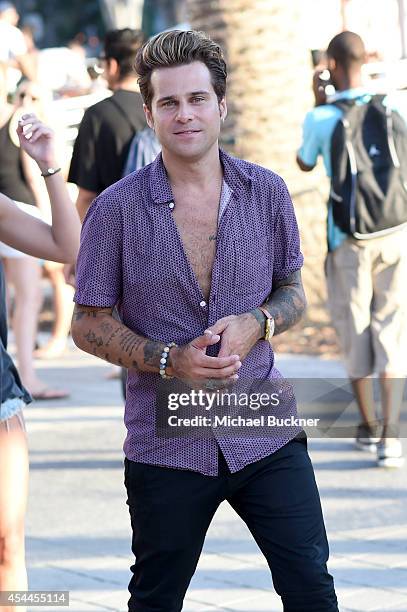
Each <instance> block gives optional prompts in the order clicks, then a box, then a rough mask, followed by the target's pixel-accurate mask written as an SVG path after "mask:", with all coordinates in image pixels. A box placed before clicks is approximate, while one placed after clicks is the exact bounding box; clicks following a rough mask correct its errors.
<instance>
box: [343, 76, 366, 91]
mask: <svg viewBox="0 0 407 612" xmlns="http://www.w3.org/2000/svg"><path fill="white" fill-rule="evenodd" d="M362 85H363V81H362V75H361V73H356V74H347V75H344V77H343V78H342V79H341V81H340V82H339V83H338V87H337V91H346V90H347V89H356V88H358V87H362Z"/></svg>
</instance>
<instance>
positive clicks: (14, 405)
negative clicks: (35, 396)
mask: <svg viewBox="0 0 407 612" xmlns="http://www.w3.org/2000/svg"><path fill="white" fill-rule="evenodd" d="M24 406H25V403H24V401H23V400H22V399H21V397H13V398H10V399H8V400H6V401H5V402H3V403H2V404H1V406H0V423H1V422H2V421H6V420H7V419H11V417H13V416H14V415H15V414H17V413H18V412H20V410H22V409H23V408H24Z"/></svg>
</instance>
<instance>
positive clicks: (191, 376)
mask: <svg viewBox="0 0 407 612" xmlns="http://www.w3.org/2000/svg"><path fill="white" fill-rule="evenodd" d="M260 336H261V332H260V326H259V324H258V322H257V321H256V319H255V317H254V316H253V315H252V314H250V313H245V314H242V315H230V316H228V317H224V318H222V319H219V320H218V321H217V322H216V323H215V324H214V325H212V326H211V327H209V328H208V329H206V330H205V331H204V333H203V335H202V336H199V337H198V338H195V339H194V340H192V341H191V342H189V343H188V344H186V345H185V346H179V347H174V348H172V349H171V351H170V363H171V367H170V368H168V373H169V374H173V375H174V376H176V377H177V378H179V379H181V380H184V381H185V382H188V383H191V382H194V383H201V384H202V382H203V381H206V383H207V382H208V381H211V382H212V383H213V385H214V386H215V387H219V388H221V387H225V386H227V385H229V384H231V383H233V382H235V381H236V380H237V379H238V374H237V372H238V370H239V369H240V367H241V365H242V361H243V360H244V359H245V357H246V356H247V354H248V353H249V352H250V350H251V349H252V347H253V346H254V344H255V343H256V342H257V340H259V338H260ZM219 341H220V349H219V353H218V356H217V357H210V356H209V355H207V354H206V349H207V348H208V346H212V345H214V344H217V343H218V342H219ZM204 384H205V383H204Z"/></svg>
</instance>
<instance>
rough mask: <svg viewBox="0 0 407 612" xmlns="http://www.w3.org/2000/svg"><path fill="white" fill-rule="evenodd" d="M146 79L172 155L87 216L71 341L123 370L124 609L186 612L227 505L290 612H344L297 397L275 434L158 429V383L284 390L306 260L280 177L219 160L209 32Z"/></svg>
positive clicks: (168, 41)
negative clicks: (278, 361)
mask: <svg viewBox="0 0 407 612" xmlns="http://www.w3.org/2000/svg"><path fill="white" fill-rule="evenodd" d="M136 70H137V72H138V74H139V83H140V90H141V93H142V96H143V100H144V104H145V113H146V117H147V121H148V123H149V125H150V127H152V128H153V129H154V130H155V133H156V135H157V137H158V139H159V141H160V143H161V146H162V154H161V155H159V156H158V157H157V159H156V160H155V161H154V162H153V163H152V164H150V165H149V166H147V167H145V168H143V169H142V170H140V171H138V172H135V173H133V174H130V175H129V176H127V177H125V178H124V179H122V180H121V181H119V182H118V183H115V184H114V185H112V186H111V187H109V188H108V189H107V190H106V191H104V192H103V193H102V194H101V195H99V196H98V197H97V198H96V199H95V200H94V202H93V204H92V206H91V207H90V209H89V212H88V214H87V217H86V218H85V222H84V225H83V230H82V240H81V249H80V254H79V258H78V266H77V292H76V297H75V301H76V308H75V314H74V321H73V326H72V335H73V338H74V341H75V343H76V344H77V345H78V346H79V347H80V348H81V349H83V350H84V351H86V352H89V353H93V354H95V355H96V356H98V357H100V358H102V359H105V360H107V361H109V362H112V363H117V364H119V365H122V366H124V367H126V368H128V369H129V377H128V383H127V400H126V409H125V423H126V427H127V437H126V441H125V445H124V450H125V455H126V458H125V484H126V488H127V494H128V502H127V503H128V505H129V509H130V516H131V524H132V529H133V546H132V547H133V552H134V554H135V557H136V559H135V564H134V565H133V566H132V571H133V577H132V580H131V581H130V585H129V591H130V594H131V597H130V600H129V610H130V611H134V612H136V611H137V612H152V611H153V610H154V612H179V611H180V610H181V609H182V602H183V599H184V595H185V592H186V590H187V588H188V584H189V582H190V580H191V577H192V575H193V573H194V571H195V568H196V565H197V563H198V559H199V555H200V552H201V550H202V546H203V542H204V538H205V534H206V531H207V529H208V527H209V524H210V522H211V520H212V518H213V515H214V513H215V511H216V509H217V508H218V506H219V504H220V503H221V502H222V501H223V500H225V499H227V500H228V502H229V503H230V504H231V505H232V507H233V508H234V509H235V510H236V511H237V512H238V514H239V515H240V516H241V517H242V518H243V520H244V521H245V522H246V524H247V525H248V527H249V529H250V530H251V532H252V534H253V536H254V538H255V539H256V542H257V543H258V545H259V547H260V548H261V550H262V552H263V553H264V555H265V557H266V559H267V561H268V563H269V565H270V569H271V573H272V578H273V582H274V586H275V588H276V591H277V592H278V593H279V594H280V596H281V598H282V601H283V604H284V610H285V611H286V612H294V611H296V612H305V611H307V610H308V611H312V612H318V611H320V612H331V611H337V610H338V608H337V602H336V596H335V591H334V586H333V580H332V577H331V576H330V575H329V574H328V572H327V567H326V562H327V558H328V544H327V540H326V534H325V527H324V523H323V517H322V512H321V506H320V501H319V495H318V491H317V488H316V484H315V479H314V473H313V469H312V465H311V463H310V459H309V456H308V453H307V448H306V439H305V436H304V435H302V436H301V435H298V434H300V433H301V428H300V427H298V426H297V425H296V424H295V416H296V406H295V400H294V398H292V401H286V402H285V404H284V411H285V412H284V415H285V416H289V417H292V418H293V419H294V421H293V424H292V425H288V426H287V427H284V428H279V429H278V430H276V433H275V434H274V435H270V434H269V435H266V434H265V433H264V432H262V433H259V435H252V434H251V435H246V436H245V435H243V436H242V435H237V434H236V435H233V433H231V432H230V431H226V430H225V427H219V428H216V427H210V428H209V429H210V435H202V436H197V435H193V436H192V435H181V436H171V435H169V436H165V435H160V433H159V431H158V430H157V428H156V401H157V397H158V395H159V393H158V392H159V389H160V383H161V385H163V384H172V383H173V382H174V381H175V382H178V381H179V382H180V383H181V382H184V383H187V384H188V385H189V387H188V388H189V389H190V397H191V398H192V394H193V392H195V394H197V393H198V391H197V388H199V389H200V390H202V389H205V388H206V389H209V390H211V391H212V395H214V394H215V391H216V390H219V389H220V390H221V393H224V392H225V389H226V390H229V389H230V388H232V389H233V388H234V387H237V386H238V385H239V384H240V383H241V381H246V380H248V381H257V382H261V383H263V382H270V383H271V382H272V381H279V380H281V374H280V373H279V372H278V371H277V370H276V368H275V367H274V355H273V351H272V347H271V344H270V338H271V336H272V334H273V328H274V333H275V334H277V333H281V332H283V331H285V330H286V329H288V328H289V327H291V326H292V325H294V324H295V323H296V322H297V321H298V320H299V319H300V317H301V316H302V314H303V312H304V309H305V296H304V292H303V288H302V284H301V275H300V268H301V266H302V263H303V258H302V255H301V252H300V245H299V235H298V228H297V223H296V219H295V214H294V210H293V206H292V203H291V199H290V196H289V194H288V191H287V188H286V186H285V184H284V182H283V180H282V179H281V178H280V177H278V176H277V175H276V174H274V173H273V172H271V171H269V170H266V169H264V168H261V167H259V166H256V165H254V164H251V163H249V162H246V161H242V160H238V159H235V158H232V157H230V156H229V155H227V154H226V153H224V152H223V151H221V150H219V144H218V137H219V131H220V125H221V122H222V121H223V120H224V118H225V116H226V112H227V108H226V101H225V91H226V65H225V62H224V60H223V58H222V53H221V50H220V48H219V47H218V46H217V45H216V44H215V43H213V42H212V41H211V40H210V39H208V38H207V37H206V36H205V35H203V34H202V33H197V32H181V31H172V32H167V33H163V34H160V35H157V36H156V37H154V38H153V39H151V40H150V41H149V42H148V43H146V44H145V45H144V47H143V48H142V50H141V51H140V53H139V55H138V58H137V62H136ZM115 305H117V306H118V308H119V310H120V312H121V317H122V321H123V322H122V323H120V322H117V321H115V320H114V319H113V317H112V309H113V307H114V306H115ZM170 377H171V378H173V379H174V381H170V382H169V383H166V382H164V381H166V380H167V378H170ZM237 379H239V380H237ZM281 386H283V385H281ZM216 393H218V391H216ZM170 395H171V396H172V395H174V394H170ZM168 397H169V396H168ZM180 400H181V398H180ZM169 405H170V404H169V403H168V406H169Z"/></svg>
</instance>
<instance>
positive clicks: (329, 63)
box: [327, 57, 337, 72]
mask: <svg viewBox="0 0 407 612" xmlns="http://www.w3.org/2000/svg"><path fill="white" fill-rule="evenodd" d="M327 68H328V70H329V71H330V72H332V71H333V70H336V68H337V63H336V60H335V59H334V58H333V57H328V61H327Z"/></svg>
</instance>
